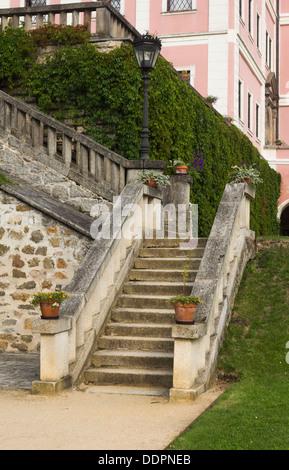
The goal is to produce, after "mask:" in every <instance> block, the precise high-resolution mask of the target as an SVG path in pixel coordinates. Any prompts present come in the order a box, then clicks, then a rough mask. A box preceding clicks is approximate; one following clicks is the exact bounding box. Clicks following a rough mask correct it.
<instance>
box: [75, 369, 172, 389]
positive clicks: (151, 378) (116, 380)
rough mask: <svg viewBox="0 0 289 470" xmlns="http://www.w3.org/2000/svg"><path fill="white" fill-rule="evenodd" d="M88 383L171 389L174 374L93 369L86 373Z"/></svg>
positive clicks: (161, 371)
mask: <svg viewBox="0 0 289 470" xmlns="http://www.w3.org/2000/svg"><path fill="white" fill-rule="evenodd" d="M84 378H85V381H86V382H89V383H94V384H106V385H109V384H116V385H120V384H122V385H134V386H138V387H140V386H155V387H158V386H160V387H171V386H172V383H173V374H172V372H170V371H163V370H151V371H150V370H146V369H104V368H95V369H93V368H91V369H88V370H86V371H85V374H84Z"/></svg>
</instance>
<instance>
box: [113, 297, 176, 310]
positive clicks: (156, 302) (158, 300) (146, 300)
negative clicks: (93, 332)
mask: <svg viewBox="0 0 289 470" xmlns="http://www.w3.org/2000/svg"><path fill="white" fill-rule="evenodd" d="M169 299H170V296H169V295H158V296H153V295H131V294H122V295H121V296H120V297H119V299H118V302H117V307H128V308H153V309H157V308H160V309H168V308H170V307H171V303H170V302H169Z"/></svg>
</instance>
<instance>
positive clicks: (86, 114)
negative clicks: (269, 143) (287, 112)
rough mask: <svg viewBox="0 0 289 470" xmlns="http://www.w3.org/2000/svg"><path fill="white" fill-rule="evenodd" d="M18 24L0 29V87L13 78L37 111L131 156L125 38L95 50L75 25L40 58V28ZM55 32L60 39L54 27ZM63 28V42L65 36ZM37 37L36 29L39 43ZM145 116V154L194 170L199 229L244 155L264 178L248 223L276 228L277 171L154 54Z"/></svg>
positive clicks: (136, 123)
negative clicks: (74, 39) (74, 41)
mask: <svg viewBox="0 0 289 470" xmlns="http://www.w3.org/2000/svg"><path fill="white" fill-rule="evenodd" d="M17 31H18V32H17V33H16V32H13V30H6V33H0V58H1V56H2V55H3V57H6V58H7V60H8V61H9V60H10V59H9V57H8V56H9V53H8V51H9V48H10V49H11V50H12V51H13V74H12V73H11V70H10V69H9V67H7V66H5V67H4V66H3V60H2V58H1V62H0V81H1V80H2V87H3V86H4V85H6V86H10V87H13V86H14V83H15V81H16V82H17V86H18V87H19V88H20V89H22V93H23V94H24V95H26V94H30V95H31V96H34V97H35V98H36V99H37V106H38V107H39V108H40V109H41V110H42V111H44V112H46V113H50V114H52V115H53V116H54V117H55V118H57V119H59V120H64V121H65V122H67V123H69V124H70V125H74V126H81V127H83V128H84V131H85V132H86V133H87V134H88V135H90V136H91V137H92V138H94V139H95V140H97V141H98V142H100V143H102V144H103V145H105V146H106V147H109V148H111V149H112V150H114V151H115V152H117V153H120V154H121V155H123V156H124V157H126V158H128V159H138V158H139V154H140V142H141V140H140V139H141V127H142V104H143V88H142V76H141V72H140V70H139V68H138V66H137V63H136V60H135V57H134V52H133V48H132V45H131V44H129V43H125V44H123V45H122V46H121V47H118V48H116V49H114V50H112V51H111V52H109V53H102V52H100V51H99V50H98V48H97V46H96V45H94V44H90V43H88V41H87V38H86V37H84V35H83V36H81V34H82V32H80V36H81V40H82V44H78V45H77V46H75V45H67V44H66V45H63V46H62V47H60V48H59V49H58V50H57V51H55V52H54V53H52V54H51V55H48V56H45V59H43V60H41V61H40V62H39V61H37V59H36V58H37V55H36V53H35V47H36V45H39V43H40V42H39V41H40V40H39V35H38V37H37V35H36V34H35V33H34V36H31V34H29V33H26V32H25V31H24V30H22V29H20V30H17ZM57 34H58V36H57V42H58V43H59V44H61V31H60V32H59V31H58V32H57ZM65 34H66V36H65V40H64V41H63V42H65V43H67V42H68V39H67V32H66V33H65ZM80 36H79V37H80ZM43 37H44V38H45V29H43V28H42V30H41V34H40V38H41V45H42V46H43V45H45V40H43ZM37 38H38V39H37ZM59 38H60V39H59ZM49 39H50V40H51V36H50V37H49ZM52 39H53V38H52ZM37 41H38V42H37ZM70 42H71V41H70ZM5 53H6V55H5ZM15 54H16V55H17V54H19V59H17V58H15ZM17 64H18V65H17ZM5 74H6V75H5ZM149 118H150V158H152V159H156V160H165V161H166V162H167V166H168V170H167V171H168V173H170V172H173V168H172V166H171V161H172V160H176V159H182V160H184V161H185V162H187V163H188V164H189V165H190V172H191V174H192V175H193V177H194V183H193V185H192V189H191V201H192V202H193V203H195V204H198V205H199V235H200V236H208V235H209V232H210V228H211V226H212V223H213V220H214V217H215V214H216V210H217V208H218V204H219V202H220V199H221V197H222V194H223V190H224V187H225V184H226V183H227V182H228V180H229V173H230V171H231V166H232V165H239V164H241V162H243V161H244V162H246V163H247V164H252V163H255V164H256V165H257V166H258V167H259V168H260V176H261V178H262V179H263V183H260V184H259V185H258V186H257V188H256V199H255V200H254V201H253V202H252V205H251V207H252V217H251V228H252V230H254V231H255V232H256V235H257V236H258V235H271V234H278V231H279V227H278V223H277V205H278V199H279V194H280V175H279V174H277V173H276V172H275V171H274V170H273V169H271V168H270V167H269V165H268V163H267V162H266V161H265V160H264V159H262V157H261V156H260V154H259V152H258V150H257V149H256V148H255V147H254V146H253V145H252V143H251V142H250V140H249V139H248V138H247V137H246V136H245V135H244V134H243V133H242V132H241V131H240V130H238V129H237V127H236V126H234V125H228V123H227V122H226V121H225V119H224V118H223V117H222V116H220V115H218V114H217V113H215V112H214V111H213V110H212V109H211V108H210V107H209V106H208V105H207V104H206V103H205V101H204V100H203V99H202V97H200V96H199V95H198V93H197V92H196V91H195V90H194V89H192V88H191V87H190V86H189V85H188V84H187V83H185V82H184V81H183V80H181V79H180V77H179V76H178V74H177V73H176V72H175V71H174V69H173V68H172V67H171V65H170V64H169V63H168V62H167V61H166V60H164V59H163V58H161V57H160V58H159V59H158V62H157V65H156V67H155V69H154V71H153V72H152V73H151V81H150V89H149ZM201 157H203V158H201ZM195 166H196V167H197V168H195Z"/></svg>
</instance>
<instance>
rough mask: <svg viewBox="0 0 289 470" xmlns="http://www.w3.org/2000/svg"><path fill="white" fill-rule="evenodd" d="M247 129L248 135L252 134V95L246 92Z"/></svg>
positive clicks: (249, 91)
mask: <svg viewBox="0 0 289 470" xmlns="http://www.w3.org/2000/svg"><path fill="white" fill-rule="evenodd" d="M247 127H248V131H249V132H250V133H253V93H252V92H251V90H248V93H247Z"/></svg>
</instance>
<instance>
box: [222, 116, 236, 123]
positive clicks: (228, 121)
mask: <svg viewBox="0 0 289 470" xmlns="http://www.w3.org/2000/svg"><path fill="white" fill-rule="evenodd" d="M224 118H225V120H226V121H227V123H228V124H232V122H233V121H234V118H232V116H227V115H225V116H224Z"/></svg>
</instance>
